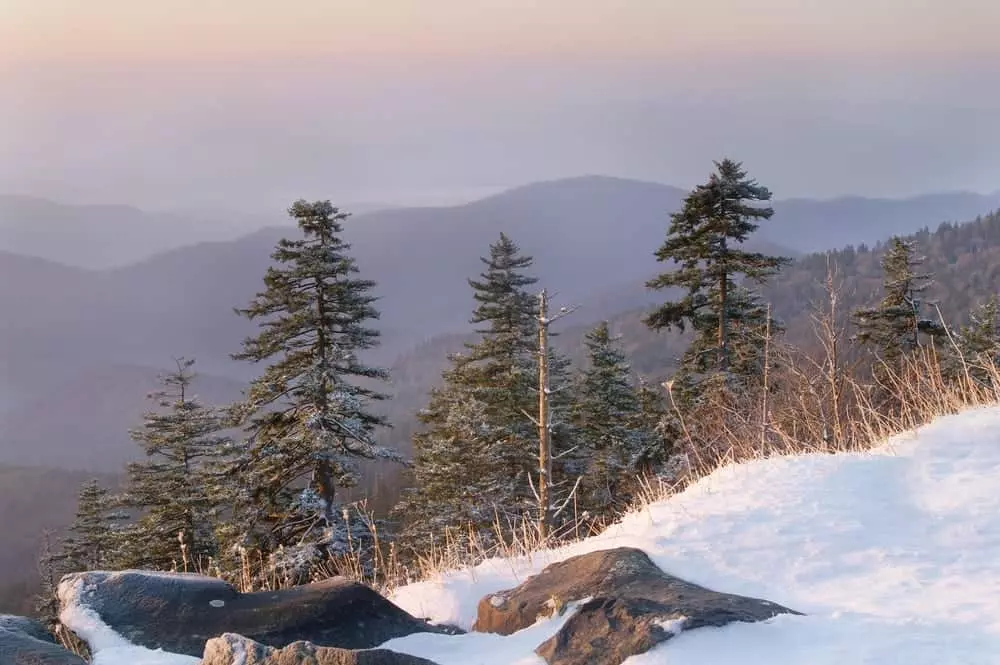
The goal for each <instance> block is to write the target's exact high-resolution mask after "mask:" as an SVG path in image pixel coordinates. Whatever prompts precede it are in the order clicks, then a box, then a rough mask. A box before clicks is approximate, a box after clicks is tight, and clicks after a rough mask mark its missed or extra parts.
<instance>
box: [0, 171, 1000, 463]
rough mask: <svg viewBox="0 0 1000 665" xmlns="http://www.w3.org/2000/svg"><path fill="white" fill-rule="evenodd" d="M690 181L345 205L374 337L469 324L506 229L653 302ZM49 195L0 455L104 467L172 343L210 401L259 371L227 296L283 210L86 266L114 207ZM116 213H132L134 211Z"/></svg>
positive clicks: (615, 181) (559, 292)
mask: <svg viewBox="0 0 1000 665" xmlns="http://www.w3.org/2000/svg"><path fill="white" fill-rule="evenodd" d="M684 195H685V192H684V191H683V190H681V189H678V188H675V187H669V186H665V185H661V184H657V183H649V182H640V181H632V180H624V179H619V178H609V177H596V176H587V177H580V178H571V179H566V180H559V181H553V182H544V183H536V184H532V185H527V186H525V187H521V188H517V189H514V190H510V191H506V192H503V193H500V194H497V195H494V196H490V197H487V198H485V199H481V200H479V201H475V202H472V203H468V204H464V205H457V206H450V207H436V208H430V207H428V208H397V209H387V210H381V211H373V212H368V213H365V214H359V215H356V216H354V217H351V218H349V219H348V221H347V222H346V224H345V237H346V238H347V239H348V240H349V241H350V242H351V243H352V245H353V254H354V256H355V257H356V258H357V260H358V264H359V266H360V267H361V269H362V271H363V273H364V274H365V275H366V276H370V277H371V278H373V279H375V280H376V281H377V282H378V288H377V294H378V295H379V297H380V303H379V307H380V309H381V311H382V319H381V322H380V328H381V330H382V333H383V345H382V347H381V348H380V349H379V350H378V351H377V352H376V353H375V354H373V359H374V360H377V361H378V362H381V363H383V364H393V363H394V360H395V359H397V358H398V357H399V356H401V355H403V354H405V355H406V356H407V357H408V358H412V353H410V351H411V350H412V349H413V348H414V347H417V346H418V345H419V344H420V343H421V342H424V341H427V340H432V339H434V338H436V337H437V336H439V335H442V334H455V333H461V332H462V331H464V330H467V328H468V326H467V320H468V317H469V314H470V312H471V310H472V307H473V306H474V302H473V300H472V298H471V292H470V289H469V287H468V284H467V281H466V280H467V278H468V277H471V276H474V275H476V274H478V273H479V272H480V270H481V267H482V264H481V263H480V260H479V257H480V256H482V255H484V254H485V253H486V252H487V247H488V245H489V243H490V242H492V241H494V240H495V239H496V238H497V237H498V235H499V233H500V232H501V231H503V232H506V233H507V234H508V235H510V236H511V237H512V238H513V239H514V240H515V242H518V243H519V244H520V245H521V247H522V249H523V250H524V252H525V253H527V254H530V255H532V256H534V257H535V273H536V274H537V275H538V276H539V277H540V278H541V281H540V285H545V286H546V287H548V288H549V289H550V290H551V291H552V292H553V293H554V298H555V302H556V304H557V305H558V304H570V303H574V304H580V305H582V308H581V309H580V310H579V311H578V312H577V313H576V314H574V316H573V324H574V325H585V324H588V323H590V322H594V321H597V320H599V319H603V318H608V317H611V316H614V315H616V314H619V313H621V312H624V311H629V310H634V309H636V308H640V307H643V306H645V305H648V304H649V303H651V302H653V301H654V299H655V297H657V294H650V293H649V292H647V291H646V290H645V289H644V288H643V283H644V281H645V280H646V279H647V278H648V277H649V276H650V275H652V274H653V273H655V272H656V270H657V268H658V264H657V263H656V261H655V259H654V257H653V251H654V250H655V249H656V247H657V246H658V245H659V244H660V243H661V242H662V239H663V237H664V234H665V232H666V228H667V225H668V223H669V219H668V213H670V212H673V211H675V210H677V209H678V208H679V207H680V205H681V203H682V200H683V197H684ZM995 207H1000V196H996V197H993V198H991V197H986V196H980V195H976V194H942V195H935V196H926V197H919V198H917V199H903V200H898V201H888V200H876V199H863V198H851V199H836V200H831V201H809V200H802V199H796V200H789V201H777V202H776V203H775V210H776V213H775V216H774V218H773V219H772V220H770V221H768V222H765V223H764V224H763V225H762V228H761V231H760V232H759V233H758V234H757V236H756V237H755V238H752V239H751V244H753V245H754V246H755V247H756V248H757V249H760V250H761V251H768V252H773V253H780V254H784V255H786V256H796V255H798V254H799V253H800V252H804V251H810V250H813V249H816V248H824V247H836V246H840V245H844V244H847V243H861V242H874V241H876V240H878V239H880V238H884V237H887V236H888V235H891V234H893V233H901V232H908V231H914V230H916V229H919V228H921V227H924V226H926V225H929V224H936V223H937V222H940V221H943V220H945V219H963V218H966V217H971V216H974V215H975V214H977V213H979V212H986V211H988V210H990V209H992V208H995ZM58 209H59V210H62V211H63V212H62V213H60V214H59V215H57V216H55V217H54V218H52V220H51V227H52V228H51V229H50V235H49V237H50V238H51V242H50V243H49V244H48V245H46V247H48V248H49V249H50V250H51V251H49V252H48V256H43V257H38V258H36V257H27V256H23V255H20V254H14V253H9V252H0V308H2V311H4V312H7V313H8V316H5V317H3V319H0V348H2V349H5V350H8V352H7V353H5V354H3V357H2V359H0V463H12V464H26V463H30V464H36V465H42V466H63V467H68V468H92V469H96V470H114V469H117V468H118V466H119V465H120V463H121V461H122V460H123V459H124V458H126V457H128V456H130V455H131V454H134V448H135V447H134V445H133V444H132V443H131V442H130V441H129V440H128V436H127V431H126V426H127V425H129V424H133V425H134V424H136V423H137V422H138V420H139V417H140V414H141V412H142V410H143V408H144V403H143V400H142V396H143V395H144V394H145V393H146V392H148V390H149V389H150V388H152V387H153V385H154V380H155V377H156V374H157V372H158V371H159V369H160V368H164V367H168V366H169V365H170V362H171V358H172V357H174V356H177V355H185V356H188V357H195V358H197V360H198V365H197V366H198V367H199V368H200V370H201V372H202V374H203V376H202V381H201V386H202V388H201V389H202V390H203V392H204V393H205V395H206V396H209V397H211V398H212V399H218V400H222V401H225V400H229V399H233V398H235V397H236V396H238V394H239V390H240V388H241V386H242V385H244V383H245V381H246V380H247V379H249V378H250V377H252V376H253V374H254V372H255V369H256V368H254V367H252V366H245V365H241V364H237V363H234V362H232V361H230V360H229V359H228V355H229V354H230V353H232V352H234V351H236V350H238V347H239V342H240V340H241V339H242V338H243V337H244V336H245V335H247V334H248V333H249V332H251V330H252V328H251V327H250V325H249V324H248V323H247V322H246V321H243V320H242V319H240V318H239V317H237V316H235V315H234V314H233V311H232V309H233V308H234V307H237V306H241V305H244V304H246V303H247V302H248V301H249V300H250V298H252V296H253V294H254V293H255V292H256V291H257V290H259V288H260V287H261V285H262V282H261V278H262V276H263V274H264V271H265V269H266V267H267V266H268V264H269V258H268V256H269V254H270V252H271V250H272V248H273V247H274V245H275V243H276V241H277V240H278V239H279V238H281V237H282V236H284V235H287V234H288V233H289V230H290V229H289V227H288V226H287V222H286V221H284V220H275V221H276V222H282V223H286V225H285V226H275V227H267V228H263V229H260V230H258V231H255V232H253V233H251V234H248V235H244V236H241V237H239V238H237V239H233V240H225V241H220V240H215V241H205V242H197V243H195V244H191V245H185V246H183V247H176V248H173V249H169V250H167V251H163V252H159V253H157V254H155V255H153V256H151V257H148V258H145V259H143V260H140V261H137V262H134V263H131V264H129V265H126V266H121V267H116V268H110V269H103V270H92V269H86V268H82V267H71V266H68V265H64V264H62V263H58V262H55V261H53V260H52V259H53V258H58V257H59V256H60V255H64V254H65V252H66V251H67V250H68V246H67V245H72V244H73V242H74V241H75V238H76V236H74V235H72V234H71V235H70V236H69V238H70V240H68V241H67V240H65V239H64V238H63V237H62V236H60V233H61V232H62V230H63V229H65V228H66V227H67V226H72V225H81V224H85V222H84V221H82V220H85V219H87V215H91V214H97V213H100V214H103V213H104V212H106V211H107V210H111V211H118V210H119V209H118V208H116V207H113V206H112V207H97V208H95V207H82V208H74V207H72V206H61V207H58ZM67 209H68V210H70V211H75V212H73V214H70V213H68V212H66V210H67ZM125 210H129V211H133V210H134V209H131V208H126V209H125ZM116 214H118V213H116ZM121 214H122V215H124V213H121ZM130 214H132V213H130ZM101 219H103V217H101ZM115 219H117V220H118V222H121V223H122V224H127V222H123V221H121V220H123V219H127V217H115ZM67 220H73V221H67ZM118 222H116V224H117V223H118ZM36 223H38V224H47V223H48V222H43V221H42V220H36ZM135 223H136V224H138V223H139V222H135ZM233 224H235V225H239V224H242V222H241V223H239V224H238V223H236V222H234V223H233ZM9 228H10V225H9V224H0V249H7V248H10V247H11V246H13V245H14V242H13V241H12V240H11V238H12V237H13V236H11V235H10V234H8V233H6V232H5V229H9ZM81 228H83V227H81ZM116 228H117V227H116V226H115V225H111V226H102V225H101V224H99V223H95V226H94V228H93V231H92V233H91V236H92V239H91V241H90V243H91V245H95V246H97V245H101V243H111V242H113V241H114V237H113V236H114V233H116V232H117V231H115V229H116ZM77 232H82V231H80V229H77ZM178 233H179V235H180V236H183V234H182V233H180V232H178ZM102 234H103V235H102ZM428 363H429V365H432V366H437V365H438V364H439V363H440V360H435V359H428ZM144 377H145V378H144ZM405 383H406V381H405V380H402V381H400V383H399V386H403V385H405ZM420 383H423V382H420ZM399 389H402V388H401V387H400V388H399ZM126 395H135V397H134V398H133V399H127V398H126V397H125V396H126ZM397 443H403V444H405V441H399V442H397Z"/></svg>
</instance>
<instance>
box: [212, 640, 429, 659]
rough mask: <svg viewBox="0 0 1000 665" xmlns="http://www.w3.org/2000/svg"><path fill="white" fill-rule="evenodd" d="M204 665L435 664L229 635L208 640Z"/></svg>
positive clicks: (384, 653) (389, 653)
mask: <svg viewBox="0 0 1000 665" xmlns="http://www.w3.org/2000/svg"><path fill="white" fill-rule="evenodd" d="M201 663H202V665H435V663H432V662H431V661H429V660H424V659H423V658H417V657H416V656H409V655H407V654H403V653H397V652H395V651H389V650H388V649H364V650H351V649H337V648H336V647H318V646H316V645H315V644H310V643H309V642H294V643H292V644H289V645H288V646H286V647H284V648H283V649H275V648H274V647H269V646H265V645H263V644H261V643H260V642H254V641H253V640H249V639H247V638H245V637H243V636H242V635H233V634H232V633H226V634H225V635H222V636H221V637H216V638H213V639H211V640H209V641H208V643H207V644H206V645H205V654H204V656H202V661H201Z"/></svg>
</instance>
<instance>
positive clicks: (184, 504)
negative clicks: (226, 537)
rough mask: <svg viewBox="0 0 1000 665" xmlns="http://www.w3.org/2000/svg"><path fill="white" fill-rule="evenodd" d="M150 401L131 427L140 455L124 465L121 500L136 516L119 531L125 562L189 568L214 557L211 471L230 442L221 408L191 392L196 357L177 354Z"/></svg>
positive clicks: (215, 509) (214, 518)
mask: <svg viewBox="0 0 1000 665" xmlns="http://www.w3.org/2000/svg"><path fill="white" fill-rule="evenodd" d="M175 362H176V369H175V370H174V371H172V372H170V373H169V374H166V375H164V376H162V377H160V383H161V389H160V390H158V391H156V392H154V393H152V394H151V395H150V399H151V400H152V401H153V402H154V403H155V405H156V407H157V409H156V410H154V411H150V412H148V413H146V414H145V416H144V419H143V424H142V426H141V427H139V428H136V429H134V430H133V431H132V432H131V436H132V439H133V440H134V441H136V442H137V443H138V444H139V445H141V446H142V448H143V452H144V453H145V459H144V460H143V461H141V462H133V463H130V464H129V465H128V467H127V475H128V481H127V485H126V489H125V492H124V494H123V495H122V497H121V503H122V505H123V506H124V507H127V508H128V509H129V510H130V511H132V512H134V514H135V517H136V520H135V522H134V523H133V524H131V525H130V526H129V527H128V528H127V529H126V530H125V531H124V533H123V540H124V541H125V542H123V552H122V556H123V557H124V558H125V561H126V565H127V566H129V567H137V568H138V567H142V568H152V569H160V570H164V569H172V568H176V569H179V570H188V571H190V570H193V569H194V568H196V567H197V566H198V565H200V564H204V562H206V561H207V560H208V558H209V557H213V556H215V554H216V552H217V545H216V542H215V535H214V524H215V522H216V511H217V505H216V501H215V499H216V497H215V496H213V492H212V491H211V490H212V487H213V483H212V482H211V476H210V473H211V471H210V470H211V469H212V468H214V467H215V466H217V465H218V463H219V462H220V461H221V459H222V457H223V455H225V454H226V453H227V452H228V450H229V448H230V445H231V441H230V439H229V438H228V437H227V436H226V435H224V434H223V433H222V430H223V427H224V418H223V414H222V413H221V412H220V411H219V410H217V409H214V408H211V407H208V406H205V405H204V404H202V403H201V402H200V401H199V399H198V397H197V396H196V395H195V394H194V389H193V382H194V380H195V376H196V375H195V373H194V371H193V369H192V367H193V366H194V360H191V359H185V358H179V359H177V360H176V361H175Z"/></svg>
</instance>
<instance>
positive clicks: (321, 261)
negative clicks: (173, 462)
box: [232, 201, 404, 579]
mask: <svg viewBox="0 0 1000 665" xmlns="http://www.w3.org/2000/svg"><path fill="white" fill-rule="evenodd" d="M289 214H290V215H291V216H292V218H294V219H295V221H296V223H297V224H298V229H299V231H300V232H301V237H300V238H297V239H294V240H290V239H283V240H281V241H280V242H279V243H278V246H277V248H276V249H275V250H274V253H273V254H272V255H271V257H272V259H273V261H274V262H275V264H276V265H273V266H272V267H270V268H269V269H268V271H267V273H266V275H265V276H264V284H265V287H266V288H265V290H264V291H263V292H261V293H258V294H257V296H256V297H255V298H254V300H253V301H252V302H251V304H250V305H249V306H248V307H247V308H245V309H240V310H238V312H239V313H240V314H241V315H243V316H244V317H246V318H248V319H250V320H252V321H258V322H259V324H260V332H259V333H258V334H257V335H256V336H254V337H250V338H247V339H246V340H244V342H243V350H242V351H241V352H240V353H238V354H235V355H234V356H233V357H234V358H235V359H238V360H245V361H249V362H253V363H265V362H266V363H268V364H267V366H266V368H265V369H264V371H263V373H262V374H261V375H260V377H259V378H257V379H256V380H254V381H253V383H252V384H251V386H250V389H249V391H248V393H247V394H246V396H245V399H244V400H243V401H242V402H240V403H239V404H237V405H236V406H235V407H234V409H233V415H234V417H235V419H236V421H237V422H239V423H240V424H241V425H242V426H243V427H244V428H245V430H246V433H247V435H248V436H247V440H246V443H245V444H244V445H243V447H242V450H241V452H240V455H239V457H238V459H237V461H236V463H235V464H234V465H233V467H232V473H233V474H234V477H236V478H238V480H239V485H238V486H237V487H236V488H235V496H234V500H233V503H234V520H235V523H236V524H238V525H239V531H240V532H241V533H240V541H241V542H240V544H242V545H244V546H246V545H252V546H254V547H258V548H260V549H261V550H263V551H264V552H267V553H269V554H271V555H272V560H273V561H274V564H275V566H276V567H278V568H280V569H281V570H282V571H283V573H285V574H287V575H289V576H291V578H293V579H301V578H302V577H303V576H304V575H306V574H307V572H308V570H309V568H310V567H311V566H312V565H313V564H314V563H315V562H316V561H317V560H318V559H321V558H324V557H327V556H330V555H338V554H344V553H346V552H347V551H348V550H349V549H350V548H352V543H358V542H364V541H365V539H366V538H367V537H368V536H369V534H368V528H367V525H366V524H364V523H363V522H362V521H359V520H352V519H350V517H349V513H350V511H349V510H348V511H347V512H346V513H345V509H344V507H343V506H342V505H341V504H340V503H339V501H338V498H339V497H338V490H342V489H344V488H349V487H353V486H355V485H356V484H357V483H358V481H359V479H360V475H359V474H360V466H359V464H360V463H361V462H363V461H365V460H380V459H381V460H392V461H396V462H401V463H402V462H404V460H403V458H402V456H401V455H400V454H399V453H398V452H397V451H395V450H392V449H390V448H386V447H383V446H380V445H377V444H376V442H375V433H376V431H377V430H378V428H381V427H385V426H388V423H387V421H386V420H385V418H384V416H382V415H380V414H379V413H377V412H375V411H374V410H373V409H374V406H375V405H376V404H377V403H378V402H379V401H381V400H384V399H386V395H385V394H384V393H383V392H381V391H380V390H379V384H381V383H383V382H385V381H387V380H388V378H389V375H388V371H387V370H385V369H383V368H381V367H375V366H372V365H369V364H367V363H365V362H364V360H363V359H362V358H361V354H363V352H365V351H366V350H368V349H371V348H373V347H375V346H376V345H377V344H378V339H379V333H378V331H377V330H376V329H375V328H373V327H372V323H373V322H374V321H375V320H377V319H378V316H379V313H378V310H377V309H376V308H375V305H374V303H375V302H376V298H375V296H374V295H372V290H373V289H374V287H375V283H374V282H373V281H371V280H367V279H362V278H361V277H359V269H358V267H357V265H356V263H355V261H354V259H353V258H351V257H350V256H349V254H348V252H349V250H350V245H349V244H347V243H346V242H345V241H344V240H343V238H342V237H341V233H342V230H343V222H344V220H345V219H346V218H347V217H348V215H347V213H345V212H342V211H340V210H339V209H338V208H336V207H334V206H332V205H331V204H330V202H329V201H317V202H313V203H308V202H306V201H297V202H296V203H295V204H293V205H292V207H291V208H290V210H289Z"/></svg>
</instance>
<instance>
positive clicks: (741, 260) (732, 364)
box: [645, 159, 788, 403]
mask: <svg viewBox="0 0 1000 665" xmlns="http://www.w3.org/2000/svg"><path fill="white" fill-rule="evenodd" d="M715 166H716V172H715V173H713V174H712V175H711V176H710V177H709V180H708V182H707V183H706V184H704V185H699V186H698V187H696V188H695V189H694V190H693V191H692V192H691V193H690V194H689V195H688V196H687V198H685V200H684V207H683V209H682V210H681V211H680V212H678V213H676V214H674V215H672V217H671V224H670V229H669V231H668V233H667V239H666V240H665V241H664V243H663V245H662V246H661V247H660V248H659V249H658V250H657V252H656V258H657V260H658V261H661V262H662V261H671V262H673V263H674V264H675V266H676V267H675V268H674V269H672V270H669V271H667V272H664V273H662V274H660V275H659V276H658V277H656V278H655V279H652V280H650V281H649V282H648V283H647V287H648V288H651V289H656V290H661V289H678V288H679V289H682V290H683V292H684V294H683V296H682V297H681V298H680V299H679V300H675V301H668V302H666V303H664V304H663V305H662V306H660V307H659V308H658V309H656V310H654V311H653V312H652V313H650V314H649V315H648V316H647V317H646V319H645V322H646V324H647V325H648V326H649V327H650V328H652V329H654V330H661V329H667V330H672V329H678V330H680V331H682V332H683V331H684V330H685V329H686V328H688V327H690V328H691V329H693V330H694V332H695V340H694V342H693V343H692V346H691V348H690V349H689V352H688V353H687V354H686V355H685V358H684V360H683V364H682V372H681V374H682V376H683V377H684V380H683V381H681V382H680V384H679V385H680V388H681V390H680V391H679V392H680V396H681V398H682V400H683V401H684V402H686V403H691V402H693V401H694V400H695V399H696V398H697V396H698V395H699V394H700V392H701V390H702V386H701V384H702V382H703V381H704V380H705V379H712V378H713V377H717V376H722V377H723V378H725V379H726V380H729V379H731V378H732V377H737V378H738V377H739V376H740V375H741V373H742V372H744V371H746V370H747V369H748V367H747V366H746V364H745V363H746V358H747V357H748V349H747V347H746V344H747V343H748V342H750V341H751V339H752V337H751V336H749V335H748V334H745V333H748V332H749V331H750V330H752V329H754V328H755V327H759V321H760V306H759V302H757V301H756V299H755V298H753V297H751V296H749V295H748V293H749V287H748V286H747V284H756V285H761V284H764V283H765V282H766V281H767V280H768V279H769V278H770V277H772V276H773V275H774V274H775V273H776V272H777V271H778V270H779V269H780V268H781V267H782V266H783V265H784V264H785V263H787V262H788V259H786V258H782V257H776V256H768V255H765V254H762V253H759V252H748V251H746V250H743V249H741V248H740V245H742V244H743V242H745V241H746V240H747V238H748V237H749V236H750V234H751V233H753V232H754V231H756V230H757V228H758V226H759V224H758V220H767V219H770V218H771V216H772V215H773V214H774V210H773V209H772V208H770V207H765V206H759V205H754V204H755V203H759V202H766V201H769V200H770V199H771V192H770V191H768V190H767V189H766V188H765V187H762V186H761V185H759V184H757V182H756V181H755V180H752V179H749V178H748V177H747V173H746V171H744V169H743V167H742V165H741V164H740V163H738V162H734V161H732V160H729V159H726V160H723V161H722V162H716V164H715ZM737 278H742V283H743V286H740V285H739V284H738V283H737V281H736V280H737ZM741 345H742V347H743V348H739V347H740V346H741Z"/></svg>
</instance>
